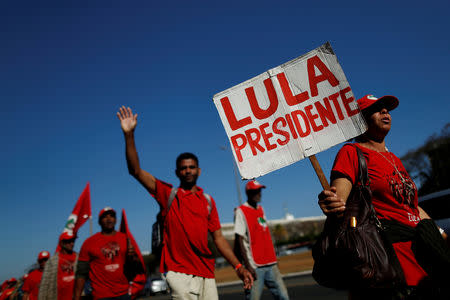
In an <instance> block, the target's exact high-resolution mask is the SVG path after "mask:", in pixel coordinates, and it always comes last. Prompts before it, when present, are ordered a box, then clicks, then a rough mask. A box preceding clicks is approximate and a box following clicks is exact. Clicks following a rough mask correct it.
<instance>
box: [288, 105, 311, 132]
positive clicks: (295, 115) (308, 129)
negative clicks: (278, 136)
mask: <svg viewBox="0 0 450 300" xmlns="http://www.w3.org/2000/svg"><path fill="white" fill-rule="evenodd" d="M299 115H300V116H301V117H302V119H303V123H304V124H305V130H303V128H302V126H301V125H300V120H299V118H298V116H299ZM292 119H293V120H294V124H295V127H296V128H297V131H298V135H299V136H300V137H305V136H308V135H309V134H310V133H311V126H309V122H308V118H307V117H306V115H305V113H304V112H303V111H301V110H294V111H293V112H292Z"/></svg>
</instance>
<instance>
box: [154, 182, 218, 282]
mask: <svg viewBox="0 0 450 300" xmlns="http://www.w3.org/2000/svg"><path fill="white" fill-rule="evenodd" d="M197 189H198V191H197V192H195V193H192V192H191V191H186V190H183V189H182V188H178V192H177V197H175V199H174V200H173V202H172V204H171V206H170V209H169V210H167V200H168V198H169V195H170V191H171V190H172V186H171V185H170V184H167V183H165V182H162V181H160V180H156V193H155V195H154V197H155V199H156V200H157V201H158V203H159V204H160V205H161V206H162V208H163V211H162V215H163V217H165V224H164V236H163V241H164V242H163V243H164V246H163V250H162V254H161V268H160V269H161V272H168V271H174V272H180V273H184V274H191V275H196V276H200V277H205V278H214V259H210V258H205V257H202V256H198V255H197V254H196V253H195V252H194V251H193V250H192V247H191V245H190V243H189V242H191V243H192V244H193V245H194V246H195V247H196V248H197V249H198V250H200V252H201V253H203V254H211V251H210V250H209V248H208V232H214V231H216V230H218V229H220V221H219V215H218V214H217V209H216V204H215V202H214V200H213V199H212V198H211V205H212V207H211V212H210V213H209V211H208V201H207V200H206V199H205V197H204V195H203V189H202V188H200V187H197Z"/></svg>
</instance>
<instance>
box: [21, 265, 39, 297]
mask: <svg viewBox="0 0 450 300" xmlns="http://www.w3.org/2000/svg"><path fill="white" fill-rule="evenodd" d="M42 273H43V271H42V270H39V269H36V270H34V271H31V272H30V274H28V277H27V279H25V282H24V283H23V286H22V291H24V292H27V293H28V294H30V300H37V298H38V294H39V285H40V283H41V279H42Z"/></svg>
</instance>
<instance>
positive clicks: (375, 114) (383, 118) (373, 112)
mask: <svg viewBox="0 0 450 300" xmlns="http://www.w3.org/2000/svg"><path fill="white" fill-rule="evenodd" d="M373 106H374V107H370V110H369V111H367V112H365V113H364V115H365V118H366V121H367V125H368V126H369V130H371V131H376V132H386V133H387V132H389V130H390V129H391V121H392V118H391V114H390V113H389V111H388V110H387V108H386V107H385V106H384V105H376V104H375V105H373Z"/></svg>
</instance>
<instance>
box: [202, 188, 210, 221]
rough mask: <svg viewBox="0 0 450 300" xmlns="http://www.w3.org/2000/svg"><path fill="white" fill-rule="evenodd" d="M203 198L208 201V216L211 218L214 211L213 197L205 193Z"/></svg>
mask: <svg viewBox="0 0 450 300" xmlns="http://www.w3.org/2000/svg"><path fill="white" fill-rule="evenodd" d="M203 196H204V197H205V199H206V201H208V216H209V215H210V214H211V210H212V201H211V196H210V195H209V194H207V193H203Z"/></svg>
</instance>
